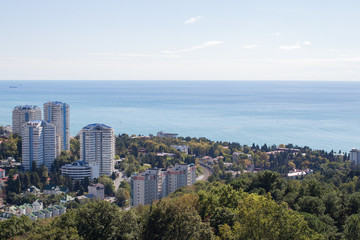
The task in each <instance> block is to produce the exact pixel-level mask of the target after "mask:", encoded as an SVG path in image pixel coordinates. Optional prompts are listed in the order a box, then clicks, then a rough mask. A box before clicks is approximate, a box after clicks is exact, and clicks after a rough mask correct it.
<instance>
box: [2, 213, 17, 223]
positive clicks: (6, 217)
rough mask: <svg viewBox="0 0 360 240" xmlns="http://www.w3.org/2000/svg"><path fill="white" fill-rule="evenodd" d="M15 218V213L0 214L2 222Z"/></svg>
mask: <svg viewBox="0 0 360 240" xmlns="http://www.w3.org/2000/svg"><path fill="white" fill-rule="evenodd" d="M13 216H15V215H14V214H13V213H8V212H0V221H2V220H8V219H10V218H12V217H13Z"/></svg>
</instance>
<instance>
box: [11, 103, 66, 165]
mask: <svg viewBox="0 0 360 240" xmlns="http://www.w3.org/2000/svg"><path fill="white" fill-rule="evenodd" d="M69 108H70V107H69V105H68V104H66V103H62V102H57V101H51V102H47V103H45V104H44V120H42V114H41V109H40V108H39V107H37V106H34V105H24V106H17V107H15V108H14V110H13V112H12V131H13V133H17V134H20V136H21V137H22V140H23V141H22V162H23V168H24V169H25V170H31V167H32V164H33V162H35V163H36V166H40V165H41V164H44V165H45V166H46V167H47V168H49V169H50V168H51V165H52V164H53V162H54V159H55V158H56V157H57V156H59V155H60V153H61V151H67V150H69V149H70V116H69V115H70V112H69Z"/></svg>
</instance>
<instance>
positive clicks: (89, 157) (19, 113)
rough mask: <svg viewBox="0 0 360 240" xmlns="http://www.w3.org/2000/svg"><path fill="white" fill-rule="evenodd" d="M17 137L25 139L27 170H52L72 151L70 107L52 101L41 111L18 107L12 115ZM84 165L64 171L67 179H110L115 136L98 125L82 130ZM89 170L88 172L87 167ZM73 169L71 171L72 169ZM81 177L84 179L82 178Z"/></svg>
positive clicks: (81, 154) (29, 106)
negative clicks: (57, 162)
mask: <svg viewBox="0 0 360 240" xmlns="http://www.w3.org/2000/svg"><path fill="white" fill-rule="evenodd" d="M12 116H13V118H12V128H13V129H12V130H13V133H17V134H20V136H21V137H22V164H23V168H24V170H31V168H32V165H33V162H35V163H36V166H37V167H39V166H40V165H42V164H43V165H45V166H46V167H47V168H48V169H51V166H52V164H53V163H54V160H55V158H56V157H58V156H59V155H60V154H61V151H68V150H70V107H69V104H67V103H62V102H58V101H50V102H47V103H45V104H44V115H43V116H44V118H43V120H42V114H41V109H40V108H39V107H37V106H34V105H24V106H17V107H15V108H14V110H13V114H12ZM79 135H80V161H79V162H78V163H77V164H75V165H77V166H78V169H76V166H74V168H72V169H67V168H66V167H65V168H64V169H63V174H64V175H69V176H74V178H75V179H83V178H84V177H85V176H86V177H93V178H95V177H99V176H101V175H103V174H105V175H107V176H110V175H111V174H112V172H113V171H114V159H115V134H114V130H113V129H112V128H111V127H109V126H106V125H104V124H100V123H95V124H90V125H87V126H86V127H84V128H82V129H81V131H80V133H79ZM84 166H86V167H85V168H86V169H84V168H83V167H84ZM68 168H69V167H68ZM79 176H81V177H79Z"/></svg>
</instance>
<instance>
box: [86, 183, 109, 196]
mask: <svg viewBox="0 0 360 240" xmlns="http://www.w3.org/2000/svg"><path fill="white" fill-rule="evenodd" d="M88 193H89V195H93V196H95V197H96V198H97V199H100V200H104V193H105V188H104V185H103V184H101V183H95V184H94V183H93V184H90V185H89V186H88Z"/></svg>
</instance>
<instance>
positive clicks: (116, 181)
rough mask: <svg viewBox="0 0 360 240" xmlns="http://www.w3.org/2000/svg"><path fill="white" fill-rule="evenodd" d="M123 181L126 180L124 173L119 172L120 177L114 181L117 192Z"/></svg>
mask: <svg viewBox="0 0 360 240" xmlns="http://www.w3.org/2000/svg"><path fill="white" fill-rule="evenodd" d="M122 180H124V179H123V173H122V172H119V177H117V178H116V179H115V180H114V185H115V192H116V191H117V190H118V188H119V186H120V183H121V181H122Z"/></svg>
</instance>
